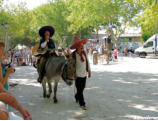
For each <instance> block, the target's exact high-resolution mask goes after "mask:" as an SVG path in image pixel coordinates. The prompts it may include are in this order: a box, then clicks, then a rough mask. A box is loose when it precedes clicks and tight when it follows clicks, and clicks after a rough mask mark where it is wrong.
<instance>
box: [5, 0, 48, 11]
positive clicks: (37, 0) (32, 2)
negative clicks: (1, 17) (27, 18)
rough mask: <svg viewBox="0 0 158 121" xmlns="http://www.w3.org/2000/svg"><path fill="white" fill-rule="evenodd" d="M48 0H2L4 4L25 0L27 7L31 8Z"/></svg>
mask: <svg viewBox="0 0 158 121" xmlns="http://www.w3.org/2000/svg"><path fill="white" fill-rule="evenodd" d="M47 1H48V0H4V4H7V5H9V6H10V5H12V4H13V5H17V4H18V3H20V2H26V4H27V8H28V9H33V8H35V7H37V6H39V5H41V4H44V3H47Z"/></svg>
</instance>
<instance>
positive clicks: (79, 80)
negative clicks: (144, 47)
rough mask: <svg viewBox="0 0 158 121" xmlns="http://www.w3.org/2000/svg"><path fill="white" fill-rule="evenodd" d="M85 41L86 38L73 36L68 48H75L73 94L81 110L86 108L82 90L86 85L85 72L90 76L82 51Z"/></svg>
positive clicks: (85, 56) (86, 60)
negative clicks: (75, 90) (74, 90)
mask: <svg viewBox="0 0 158 121" xmlns="http://www.w3.org/2000/svg"><path fill="white" fill-rule="evenodd" d="M86 42H87V39H85V40H80V39H79V38H77V37H74V44H73V45H72V46H71V47H70V49H75V51H74V52H73V57H74V58H75V59H76V80H75V86H76V89H77V92H76V94H75V99H76V102H77V103H79V105H80V107H81V108H82V109H83V110H86V103H85V100H84V95H83V91H84V88H85V86H86V79H87V74H88V77H89V78H90V77H91V70H90V64H89V60H88V57H87V54H86V52H85V51H84V44H86Z"/></svg>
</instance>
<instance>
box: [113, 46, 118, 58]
mask: <svg viewBox="0 0 158 121" xmlns="http://www.w3.org/2000/svg"><path fill="white" fill-rule="evenodd" d="M113 55H114V58H115V60H117V57H118V52H117V49H116V48H115V49H114V51H113Z"/></svg>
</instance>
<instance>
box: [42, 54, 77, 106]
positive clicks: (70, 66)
mask: <svg viewBox="0 0 158 121" xmlns="http://www.w3.org/2000/svg"><path fill="white" fill-rule="evenodd" d="M45 70H46V73H45V76H44V79H43V81H42V87H43V97H44V98H46V97H47V98H50V96H51V93H52V85H51V82H52V80H53V81H54V97H53V100H54V103H57V102H58V100H57V96H56V93H57V87H58V82H59V80H60V79H63V80H64V81H65V82H66V84H67V85H69V86H71V85H72V84H73V81H74V80H75V78H76V61H75V59H74V57H73V55H71V54H67V55H66V56H55V55H54V56H52V57H49V58H48V61H47V63H46V65H45ZM46 83H48V88H49V93H48V94H47V90H46Z"/></svg>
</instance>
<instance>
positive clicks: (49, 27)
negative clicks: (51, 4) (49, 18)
mask: <svg viewBox="0 0 158 121" xmlns="http://www.w3.org/2000/svg"><path fill="white" fill-rule="evenodd" d="M45 31H49V32H50V37H52V36H53V35H54V33H55V29H54V27H52V26H43V27H42V28H40V30H39V35H40V36H41V37H44V33H45Z"/></svg>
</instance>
